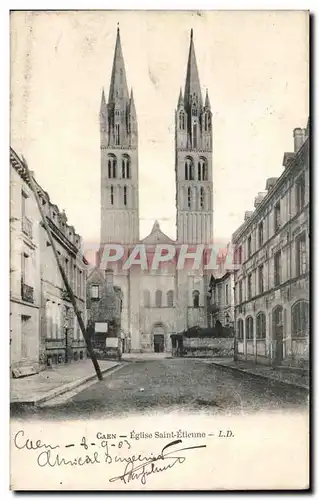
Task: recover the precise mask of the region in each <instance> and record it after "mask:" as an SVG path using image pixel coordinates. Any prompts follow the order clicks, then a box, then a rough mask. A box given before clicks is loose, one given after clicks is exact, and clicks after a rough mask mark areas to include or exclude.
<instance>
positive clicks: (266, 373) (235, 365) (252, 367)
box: [205, 358, 309, 391]
mask: <svg viewBox="0 0 319 500" xmlns="http://www.w3.org/2000/svg"><path fill="white" fill-rule="evenodd" d="M205 363H212V364H214V365H218V366H220V367H223V368H227V369H229V370H235V371H239V372H242V373H247V374H249V375H252V376H255V377H259V378H266V379H269V380H274V381H276V382H280V383H282V384H288V385H292V386H294V387H298V388H299V389H304V390H308V391H309V373H308V372H307V373H303V372H301V371H299V372H298V371H296V370H293V369H291V370H289V369H285V370H282V369H280V368H278V369H275V368H273V367H271V366H265V365H256V364H253V363H249V362H246V361H234V360H233V358H216V359H214V360H208V359H207V360H205Z"/></svg>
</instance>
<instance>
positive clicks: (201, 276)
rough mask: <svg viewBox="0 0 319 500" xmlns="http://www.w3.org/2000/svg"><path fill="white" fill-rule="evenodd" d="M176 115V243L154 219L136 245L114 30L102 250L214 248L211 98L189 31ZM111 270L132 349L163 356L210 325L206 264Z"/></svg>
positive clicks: (105, 112)
mask: <svg viewBox="0 0 319 500" xmlns="http://www.w3.org/2000/svg"><path fill="white" fill-rule="evenodd" d="M172 111H173V110H172ZM174 114H175V179H176V212H177V220H176V226H177V238H176V240H172V239H171V238H169V237H168V236H167V235H166V234H164V233H163V232H162V231H161V228H160V226H159V223H158V222H157V221H155V222H154V226H153V229H152V231H151V233H150V234H149V235H148V236H147V237H146V238H144V239H143V240H140V237H139V209H138V207H139V177H138V119H137V112H136V108H135V103H134V97H133V91H131V92H130V93H129V90H128V86H127V80H126V72H125V65H124V58H123V53H122V47H121V40H120V32H119V29H118V30H117V37H116V45H115V54H114V60H113V68H112V74H111V82H110V90H109V96H108V100H107V101H106V98H105V93H104V91H103V92H102V98H101V108H100V133H101V236H100V243H101V249H103V247H104V245H106V244H110V243H117V244H121V245H123V246H124V247H125V248H126V251H127V252H128V253H130V252H131V251H132V248H133V247H134V246H135V245H136V244H143V245H145V247H146V248H147V254H148V255H152V254H153V253H154V251H155V250H154V249H155V247H156V245H160V244H163V245H174V246H176V247H177V248H180V246H181V245H182V244H189V245H193V247H195V246H196V245H197V244H207V245H209V244H210V243H211V242H212V239H213V178H212V112H211V106H210V101H209V96H208V92H206V97H205V99H204V100H203V96H202V91H201V87H200V80H199V74H198V68H197V62H196V56H195V48H194V40H193V32H191V37H190V47H189V55H188V64H187V72H186V80H185V87H184V93H183V92H182V90H181V91H180V93H179V97H178V102H177V107H176V109H175V110H174ZM98 264H99V265H100V261H98ZM113 269H114V283H115V285H116V286H118V287H119V288H120V289H121V291H122V294H123V310H122V318H121V323H122V328H123V330H124V332H125V333H126V335H127V336H130V338H131V347H132V351H142V352H143V351H155V352H161V351H168V350H170V349H171V340H170V335H171V334H174V333H177V332H181V331H183V330H185V329H187V328H189V327H191V326H194V325H198V326H203V327H205V326H207V318H208V312H207V291H208V284H209V278H210V276H209V275H208V274H207V275H206V274H205V271H204V266H203V265H202V266H201V267H200V269H198V270H196V271H194V272H193V271H189V270H185V269H177V266H176V264H174V263H170V264H167V266H165V268H162V269H160V270H157V271H149V270H147V271H145V270H141V269H134V268H131V269H129V270H124V269H123V268H116V266H115V267H114V268H113Z"/></svg>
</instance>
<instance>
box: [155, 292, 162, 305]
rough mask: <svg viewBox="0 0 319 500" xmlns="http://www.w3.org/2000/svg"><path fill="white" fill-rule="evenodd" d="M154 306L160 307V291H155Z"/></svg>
mask: <svg viewBox="0 0 319 500" xmlns="http://www.w3.org/2000/svg"><path fill="white" fill-rule="evenodd" d="M155 305H156V307H162V292H161V290H156V293H155Z"/></svg>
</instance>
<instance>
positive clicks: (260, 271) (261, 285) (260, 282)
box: [258, 265, 264, 293]
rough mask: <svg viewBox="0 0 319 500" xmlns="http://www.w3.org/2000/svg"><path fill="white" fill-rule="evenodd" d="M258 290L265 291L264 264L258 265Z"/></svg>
mask: <svg viewBox="0 0 319 500" xmlns="http://www.w3.org/2000/svg"><path fill="white" fill-rule="evenodd" d="M258 292H259V293H264V266H263V265H261V266H259V267H258Z"/></svg>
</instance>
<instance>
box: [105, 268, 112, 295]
mask: <svg viewBox="0 0 319 500" xmlns="http://www.w3.org/2000/svg"><path fill="white" fill-rule="evenodd" d="M105 284H106V290H107V291H108V292H112V291H113V287H114V282H113V270H112V269H105Z"/></svg>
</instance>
